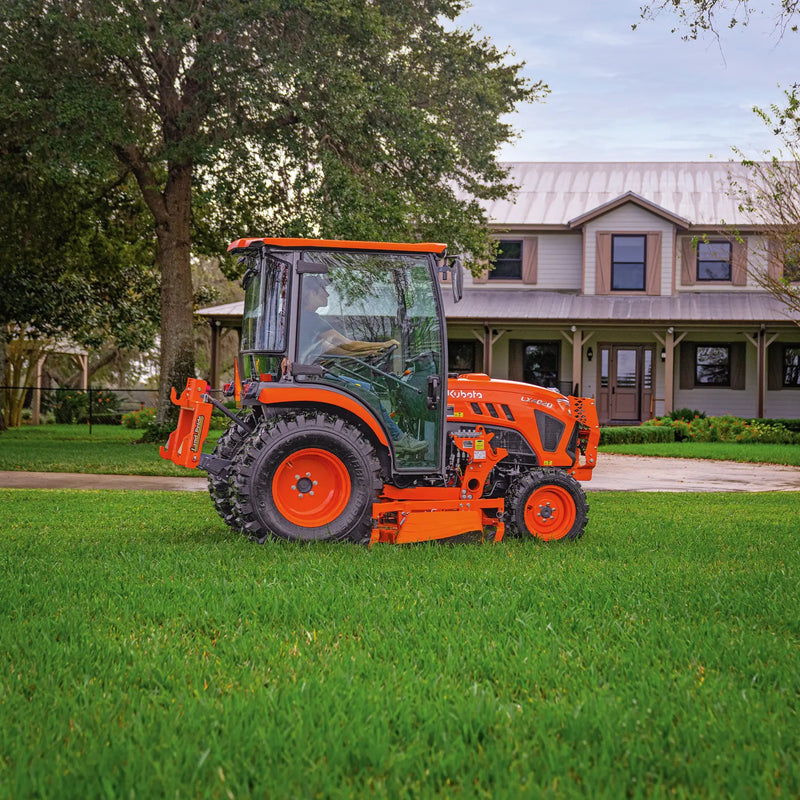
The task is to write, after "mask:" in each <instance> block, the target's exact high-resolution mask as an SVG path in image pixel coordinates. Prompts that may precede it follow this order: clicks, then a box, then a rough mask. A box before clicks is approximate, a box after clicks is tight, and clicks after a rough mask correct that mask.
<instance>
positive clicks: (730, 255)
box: [695, 239, 733, 283]
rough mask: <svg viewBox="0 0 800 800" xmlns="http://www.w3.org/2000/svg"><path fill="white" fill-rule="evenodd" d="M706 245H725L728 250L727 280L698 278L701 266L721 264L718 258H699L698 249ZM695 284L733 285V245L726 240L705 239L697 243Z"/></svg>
mask: <svg viewBox="0 0 800 800" xmlns="http://www.w3.org/2000/svg"><path fill="white" fill-rule="evenodd" d="M707 245H725V247H727V248H728V258H727V264H728V277H727V278H716V277H713V278H704V277H701V276H700V265H701V264H720V263H723V261H722V260H721V259H718V258H713V259H712V258H700V248H701V247H703V246H707ZM695 283H733V244H732V243H731V242H729V241H728V240H727V239H707V240H703V241H699V242H698V243H697V258H696V261H695Z"/></svg>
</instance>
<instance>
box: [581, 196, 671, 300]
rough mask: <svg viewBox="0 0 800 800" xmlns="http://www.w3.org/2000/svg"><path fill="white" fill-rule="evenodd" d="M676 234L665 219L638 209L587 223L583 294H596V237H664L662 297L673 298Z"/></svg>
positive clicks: (617, 210) (631, 207)
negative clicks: (658, 235)
mask: <svg viewBox="0 0 800 800" xmlns="http://www.w3.org/2000/svg"><path fill="white" fill-rule="evenodd" d="M673 231H674V227H673V225H672V223H671V222H667V220H665V219H664V218H663V217H659V216H657V215H656V214H652V213H650V212H649V211H646V210H645V209H643V208H641V207H640V206H637V205H635V204H634V203H626V204H625V205H624V206H620V207H619V208H615V209H614V210H613V211H609V212H608V214H603V216H601V217H597V218H596V219H593V220H591V221H590V222H587V223H586V225H585V226H584V249H585V258H586V277H585V283H584V287H583V291H584V294H595V291H596V289H595V268H596V264H597V233H598V232H610V233H638V232H641V233H655V232H660V233H661V294H662V295H670V294H672V261H673V259H672V251H673Z"/></svg>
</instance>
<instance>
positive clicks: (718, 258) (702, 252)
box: [697, 242, 731, 281]
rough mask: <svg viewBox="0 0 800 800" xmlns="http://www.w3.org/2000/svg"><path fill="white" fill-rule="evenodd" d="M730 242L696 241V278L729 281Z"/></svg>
mask: <svg viewBox="0 0 800 800" xmlns="http://www.w3.org/2000/svg"><path fill="white" fill-rule="evenodd" d="M730 279H731V243H730V242H698V243H697V280H698V281H730Z"/></svg>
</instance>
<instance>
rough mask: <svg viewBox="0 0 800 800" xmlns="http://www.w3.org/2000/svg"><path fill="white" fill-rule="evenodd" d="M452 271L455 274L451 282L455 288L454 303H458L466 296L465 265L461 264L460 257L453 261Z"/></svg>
mask: <svg viewBox="0 0 800 800" xmlns="http://www.w3.org/2000/svg"><path fill="white" fill-rule="evenodd" d="M450 269H451V271H452V273H453V274H452V279H451V281H450V283H451V285H452V287H453V302H454V303H458V302H459V301H460V300H461V298H462V297H463V296H464V265H463V264H462V263H461V258H460V256H456V257H455V259H453V264H452V266H451V267H450Z"/></svg>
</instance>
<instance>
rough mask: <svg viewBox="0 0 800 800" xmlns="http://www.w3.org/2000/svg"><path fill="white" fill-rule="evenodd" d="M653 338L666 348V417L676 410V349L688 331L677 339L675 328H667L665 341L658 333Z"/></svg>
mask: <svg viewBox="0 0 800 800" xmlns="http://www.w3.org/2000/svg"><path fill="white" fill-rule="evenodd" d="M653 336H655V337H656V339H657V340H658V341H659V342H661V344H662V345H663V346H664V356H665V358H664V414H665V415H666V414H669V413H670V412H672V411H674V410H675V348H676V347H677V346H678V345H679V344H680V343H681V341H683V337H684V336H686V331H684V332H683V333H682V334H681V335H680V336H678V338H677V339H676V338H675V329H674V328H667V332H666V334H665V335H664V338H663V339H662V338H661V337H660V336H659V335H658V334H657V333H653Z"/></svg>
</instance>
